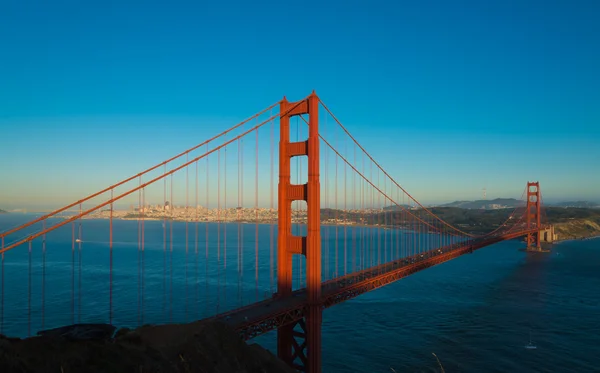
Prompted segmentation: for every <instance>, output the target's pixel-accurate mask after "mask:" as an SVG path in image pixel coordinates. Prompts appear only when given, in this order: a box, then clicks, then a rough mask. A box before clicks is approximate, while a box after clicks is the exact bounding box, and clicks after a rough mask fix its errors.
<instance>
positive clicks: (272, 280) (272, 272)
mask: <svg viewBox="0 0 600 373" xmlns="http://www.w3.org/2000/svg"><path fill="white" fill-rule="evenodd" d="M270 116H273V110H271V112H270ZM274 132H275V121H274V120H273V121H271V196H270V198H271V201H270V208H271V210H270V211H269V215H271V214H273V211H274V208H273V207H274V206H273V194H274V193H273V190H274V182H275V174H274V172H273V163H274V159H275V156H274V146H275V145H274V144H275V142H274V136H275V135H274ZM269 220H270V221H271V226H270V246H269V260H270V264H269V265H270V267H269V269H270V273H269V279H270V291H271V294H273V293H274V291H275V290H274V288H275V287H274V283H275V266H274V244H273V243H274V238H273V231H274V224H273V218H272V216H271V217H270V218H269Z"/></svg>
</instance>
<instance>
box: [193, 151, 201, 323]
mask: <svg viewBox="0 0 600 373" xmlns="http://www.w3.org/2000/svg"><path fill="white" fill-rule="evenodd" d="M195 167H196V177H195V178H194V183H195V185H196V191H195V196H196V198H195V199H194V210H195V215H196V219H195V220H196V224H195V227H194V230H195V237H194V256H195V259H194V260H195V265H194V266H195V272H196V280H195V281H194V282H195V288H196V289H195V299H196V302H195V303H196V317H200V312H199V311H200V308H199V304H200V286H199V274H198V219H199V216H198V161H196V165H195Z"/></svg>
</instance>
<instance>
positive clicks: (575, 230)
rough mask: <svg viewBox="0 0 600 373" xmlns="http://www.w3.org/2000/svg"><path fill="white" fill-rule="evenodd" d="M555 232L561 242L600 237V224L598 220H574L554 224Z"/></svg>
mask: <svg viewBox="0 0 600 373" xmlns="http://www.w3.org/2000/svg"><path fill="white" fill-rule="evenodd" d="M554 232H555V233H558V240H559V241H564V240H573V239H577V238H588V237H595V236H600V223H599V222H597V221H596V219H572V220H568V221H563V222H560V223H554Z"/></svg>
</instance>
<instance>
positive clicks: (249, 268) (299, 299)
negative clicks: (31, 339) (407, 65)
mask: <svg viewBox="0 0 600 373" xmlns="http://www.w3.org/2000/svg"><path fill="white" fill-rule="evenodd" d="M294 121H295V122H296V123H295V125H294V123H293V122H294ZM294 132H295V133H294ZM294 137H295V139H294ZM277 138H278V147H276V144H277V141H276V139H277ZM292 140H294V141H292ZM276 166H278V170H276V169H275V168H276ZM275 197H276V198H275ZM522 198H524V199H525V201H524V203H523V205H522V206H520V207H517V208H515V209H514V211H512V213H511V214H510V216H509V217H508V218H507V220H506V221H505V222H504V223H503V224H501V225H499V226H498V227H496V228H495V229H494V230H492V231H491V232H487V233H484V234H474V233H472V232H468V231H466V228H462V229H459V228H458V227H456V226H453V225H451V224H449V223H448V222H446V221H444V220H443V219H442V218H440V217H439V216H437V215H436V214H434V213H433V212H432V211H431V209H428V208H427V207H425V206H424V205H422V204H421V203H419V201H417V200H416V199H415V198H413V196H412V195H411V194H409V193H408V192H407V191H406V190H405V189H404V188H403V187H402V186H401V185H400V184H399V183H398V182H397V181H396V180H395V179H394V178H393V177H392V176H391V175H390V174H389V173H388V172H386V171H385V170H384V168H383V167H382V166H381V165H380V164H379V163H378V162H377V161H376V160H375V159H374V158H373V157H372V156H371V155H370V154H369V153H368V152H367V150H366V149H365V148H364V147H363V146H362V145H361V144H360V143H359V142H358V140H357V139H356V138H355V137H354V136H352V135H351V133H350V132H349V131H348V129H347V128H346V127H345V126H344V125H343V124H342V123H341V121H340V120H338V118H337V117H336V116H335V115H334V114H333V113H332V111H330V109H329V108H328V107H327V106H326V105H325V104H324V103H323V102H322V101H321V99H320V98H319V97H318V96H317V95H316V94H315V93H314V92H313V93H312V94H310V95H309V96H307V97H306V98H304V99H302V100H299V101H296V102H289V101H287V99H286V98H285V97H284V98H283V100H281V101H279V102H277V103H274V104H273V105H270V106H269V107H267V108H266V109H264V110H262V111H261V112H259V113H257V114H255V115H253V116H251V117H249V118H248V119H246V120H244V121H242V122H240V123H238V124H236V125H235V126H233V127H231V128H229V129H227V130H226V131H223V132H221V133H220V134H218V135H216V136H214V137H212V138H210V139H208V140H206V141H204V142H202V143H200V144H198V145H196V146H194V147H192V148H190V149H187V150H186V151H184V152H182V153H180V154H178V155H176V156H174V157H171V158H169V159H167V160H165V161H163V162H161V163H158V164H156V165H155V166H153V167H151V168H149V169H147V170H145V171H143V172H140V173H137V174H135V175H133V176H131V177H129V178H126V179H124V180H122V181H120V182H118V183H115V184H113V185H111V186H109V187H107V188H105V189H102V190H100V191H98V192H96V193H93V194H91V195H89V196H87V197H85V198H82V199H79V200H77V201H75V202H73V203H71V204H69V205H66V206H64V207H62V208H60V209H57V210H54V211H51V212H49V213H45V214H43V215H42V216H39V217H37V218H34V219H32V220H30V221H28V222H26V223H24V224H21V225H18V226H15V227H13V228H10V229H6V230H4V231H3V232H2V233H0V239H1V246H0V253H1V276H0V279H1V280H0V281H1V287H0V292H1V294H0V333H3V332H4V331H6V330H7V329H11V325H16V324H20V325H26V328H27V335H31V334H32V333H33V332H35V331H36V330H42V329H44V328H47V327H56V326H61V325H64V324H67V323H69V322H71V323H76V322H78V323H82V322H92V321H93V322H98V321H104V322H108V323H111V324H113V323H114V324H117V325H118V324H128V325H135V324H137V325H142V324H144V323H145V322H147V321H148V319H152V321H153V322H155V323H173V322H187V321H190V320H198V319H212V320H217V321H220V322H223V323H226V324H228V325H229V326H231V327H232V328H234V329H235V330H237V331H238V332H239V334H240V335H241V337H242V338H243V339H246V340H247V339H251V338H253V337H256V336H258V335H261V334H264V333H267V332H269V331H272V330H276V331H277V354H278V356H279V357H280V358H281V359H282V360H283V361H285V362H286V363H287V364H289V365H290V366H292V367H294V368H295V369H297V370H299V371H307V372H320V370H321V320H322V312H323V311H324V310H325V309H326V308H328V307H331V306H333V305H335V304H338V303H340V302H343V301H346V300H348V299H352V298H354V297H357V296H359V295H361V294H363V293H365V292H368V291H371V290H374V289H377V288H379V287H382V286H385V285H387V284H389V283H392V282H394V281H397V280H399V279H401V278H403V277H405V276H408V275H410V274H413V273H415V272H418V271H421V270H424V269H426V268H429V267H431V266H434V265H437V264H440V263H443V262H446V261H449V260H452V259H454V258H457V257H459V256H461V255H464V254H467V253H472V252H473V251H475V250H478V249H480V248H483V247H486V246H488V245H491V244H494V243H497V242H500V241H503V240H510V239H515V238H518V237H523V236H524V237H525V242H526V244H527V248H528V249H529V250H532V251H541V246H540V245H541V244H540V231H542V230H544V229H545V228H546V227H547V224H546V223H545V220H546V219H545V215H544V212H543V209H542V199H541V192H540V187H539V183H537V182H528V183H527V187H526V189H525V191H524V193H523V196H522ZM151 201H153V203H156V202H157V201H159V202H160V203H156V206H155V207H152V203H149V202H151ZM133 203H135V204H136V205H137V207H136V208H135V209H133V211H131V209H129V210H130V211H126V212H123V211H120V210H119V209H118V208H117V206H118V205H119V204H121V205H131V204H133ZM177 205H179V207H177ZM67 212H68V213H67ZM120 223H122V224H128V225H127V227H126V228H125V226H124V225H120ZM136 235H137V237H136ZM53 237H55V238H54V239H53ZM59 254H60V256H59ZM126 254H127V255H126ZM161 254H162V255H161ZM53 255H54V257H52V256H53ZM136 267H137V277H127V276H126V275H125V272H126V271H129V272H133V271H135V268H136ZM19 276H20V277H19ZM16 278H21V279H23V280H22V281H14V280H13V279H16ZM132 294H133V295H134V296H132ZM133 298H135V299H133ZM181 298H183V301H184V303H185V305H184V307H178V306H177V302H179V301H180V300H181ZM82 299H83V301H82ZM86 302H87V303H93V306H88V305H87V303H86ZM180 308H184V310H183V312H184V315H183V316H182V315H181V312H180V311H181V310H180ZM132 309H134V310H135V311H132ZM127 312H129V313H135V316H132V317H131V318H129V319H127V320H126V317H124V316H123V317H122V316H121V313H123V314H124V313H127ZM151 314H153V317H150V315H151ZM58 315H60V316H58ZM11 330H14V328H13V329H11Z"/></svg>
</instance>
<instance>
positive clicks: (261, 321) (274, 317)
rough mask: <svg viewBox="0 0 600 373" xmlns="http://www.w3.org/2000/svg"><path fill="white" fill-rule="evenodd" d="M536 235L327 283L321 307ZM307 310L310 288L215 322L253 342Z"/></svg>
mask: <svg viewBox="0 0 600 373" xmlns="http://www.w3.org/2000/svg"><path fill="white" fill-rule="evenodd" d="M532 232H533V231H531V232H529V231H521V232H518V233H512V234H508V235H505V236H500V237H490V238H488V239H486V240H482V241H474V242H470V243H467V244H465V243H460V244H454V245H451V246H447V247H442V248H440V249H436V250H432V251H429V252H427V253H423V254H417V255H413V256H410V257H405V258H401V259H398V260H396V261H394V262H389V263H385V264H382V265H380V266H376V267H372V268H369V269H366V270H362V271H359V272H355V273H352V274H349V275H347V276H342V277H338V278H335V279H333V280H330V281H326V282H324V283H323V284H322V287H321V297H322V302H321V306H322V307H323V308H327V307H331V306H333V305H335V304H338V303H341V302H343V301H345V300H348V299H351V298H354V297H357V296H359V295H360V294H363V293H365V292H368V291H370V290H373V289H376V288H379V287H382V286H385V285H387V284H389V283H392V282H394V281H397V280H399V279H401V278H403V277H406V276H408V275H411V274H413V273H416V272H419V271H422V270H424V269H426V268H429V267H432V266H434V265H437V264H440V263H443V262H446V261H449V260H452V259H454V258H457V257H459V256H461V255H464V254H467V253H471V252H473V251H475V250H478V249H480V248H482V247H485V246H488V245H491V244H494V243H497V242H500V241H504V240H509V239H513V238H517V237H519V236H523V235H525V234H527V233H532ZM305 307H306V289H300V290H297V291H294V292H293V293H292V296H291V297H285V298H279V297H276V296H274V297H273V298H272V299H267V300H264V301H262V302H259V303H254V304H251V305H248V306H246V307H242V308H238V309H236V310H233V311H230V312H227V313H224V314H221V315H218V316H216V317H214V318H213V319H215V320H219V321H221V322H224V323H226V324H228V325H229V326H231V327H233V328H234V329H236V330H238V332H239V333H240V334H241V336H242V338H244V339H251V338H254V337H256V336H258V335H261V334H264V333H266V332H269V331H271V330H274V329H277V328H278V327H280V326H283V325H287V324H289V323H292V322H294V321H297V320H300V319H301V318H303V317H304V309H305Z"/></svg>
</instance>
